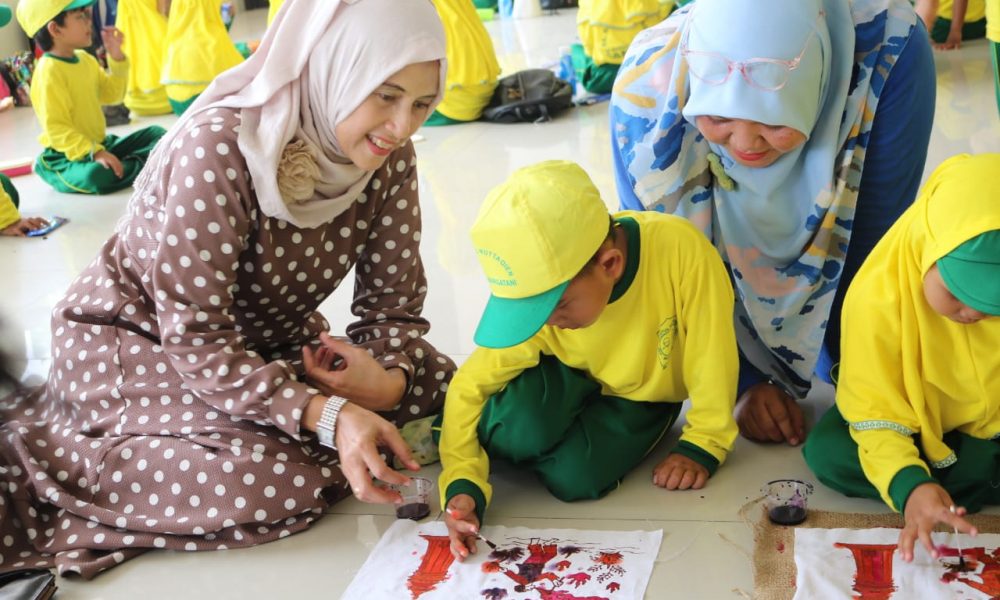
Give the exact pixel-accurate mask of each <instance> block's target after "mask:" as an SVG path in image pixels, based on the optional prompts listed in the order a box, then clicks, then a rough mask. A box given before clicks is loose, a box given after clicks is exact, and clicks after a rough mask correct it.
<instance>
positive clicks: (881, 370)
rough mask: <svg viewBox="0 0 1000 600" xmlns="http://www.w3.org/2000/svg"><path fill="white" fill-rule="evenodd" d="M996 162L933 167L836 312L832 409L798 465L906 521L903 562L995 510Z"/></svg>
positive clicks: (999, 344) (988, 157) (999, 405)
mask: <svg viewBox="0 0 1000 600" xmlns="http://www.w3.org/2000/svg"><path fill="white" fill-rule="evenodd" d="M997 173H1000V154H984V155H980V156H970V155H959V156H955V157H952V158H950V159H948V160H947V161H945V162H944V163H942V164H941V166H939V167H938V168H937V169H936V170H935V171H934V173H933V174H932V175H931V177H930V179H929V180H928V182H927V184H926V185H925V186H924V189H923V191H922V193H921V195H920V197H919V198H918V199H917V201H916V202H915V203H914V204H913V206H911V207H910V208H909V209H908V210H907V211H906V212H905V213H903V215H902V216H901V217H900V218H899V220H898V221H897V222H896V224H895V225H893V226H892V228H891V229H889V231H888V232H887V233H886V235H885V237H884V238H882V240H881V241H880V242H879V243H878V245H877V246H876V247H875V249H874V250H873V251H872V253H871V254H870V255H869V256H868V258H867V259H866V260H865V263H864V265H863V266H862V267H861V269H860V270H859V271H858V274H857V276H856V277H855V278H854V281H853V282H852V283H851V287H850V290H849V291H848V292H847V297H846V299H845V301H844V311H843V316H842V319H843V335H842V337H841V340H842V342H841V368H840V381H839V385H838V388H837V404H836V406H835V407H833V408H832V409H831V410H830V411H829V412H827V414H826V415H825V416H824V417H823V418H822V419H821V421H820V422H819V423H818V424H817V425H816V428H815V429H814V430H813V432H812V433H811V434H810V436H809V439H808V440H807V442H806V446H805V448H804V450H803V453H804V454H805V457H806V462H807V463H808V464H809V466H810V468H812V470H813V471H814V472H815V473H816V476H817V477H818V478H819V480H820V481H822V482H823V483H825V484H827V485H828V486H830V487H832V488H834V489H836V490H838V491H840V492H843V493H844V494H847V495H848V496H861V497H868V498H882V499H883V500H884V501H885V502H886V503H887V504H888V505H889V506H890V507H892V508H894V509H895V510H897V511H899V512H902V513H903V514H904V518H905V526H904V528H903V530H902V532H901V533H900V537H899V548H900V551H901V553H902V557H903V560H905V561H911V560H913V546H914V542H915V541H916V539H918V538H919V539H920V541H921V542H922V543H923V545H924V547H925V548H926V549H927V551H928V552H929V553H930V554H931V556H933V557H936V555H937V554H936V550H935V549H934V546H933V544H932V543H931V539H930V532H931V529H932V528H933V527H934V525H935V524H937V523H944V524H946V525H948V526H950V527H956V528H957V529H958V530H959V531H962V532H968V533H972V534H973V535H974V534H975V533H976V530H975V528H973V527H972V525H970V524H969V523H968V522H967V521H966V520H965V519H963V518H962V515H964V514H965V513H966V511H972V512H974V511H978V510H979V509H981V508H982V507H983V505H985V504H1000V489H998V488H997V485H996V484H995V483H993V482H994V481H1000V441H998V438H1000V318H997V317H998V316H1000V185H997V184H998V176H997Z"/></svg>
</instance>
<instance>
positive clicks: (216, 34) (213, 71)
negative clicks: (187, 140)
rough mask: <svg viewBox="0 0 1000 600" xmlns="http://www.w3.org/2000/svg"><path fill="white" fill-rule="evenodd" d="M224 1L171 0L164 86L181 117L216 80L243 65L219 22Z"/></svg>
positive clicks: (164, 65)
mask: <svg viewBox="0 0 1000 600" xmlns="http://www.w3.org/2000/svg"><path fill="white" fill-rule="evenodd" d="M222 2H223V0H173V1H172V2H171V3H170V16H169V18H168V19H167V52H166V57H165V58H164V61H163V80H162V81H163V83H164V85H166V88H167V98H168V99H169V101H170V107H171V108H172V109H173V111H174V113H176V114H178V115H179V114H181V113H183V112H184V110H185V109H186V108H187V107H188V106H190V105H191V103H192V102H194V100H195V98H197V97H198V94H200V93H202V92H203V91H205V88H207V87H208V84H210V83H212V80H213V79H215V77H216V76H217V75H218V74H219V73H222V72H223V71H226V70H228V69H230V68H232V67H235V66H236V65H238V64H240V63H241V62H243V56H242V55H241V54H240V53H239V51H238V50H237V49H236V45H235V44H233V40H232V39H230V37H229V34H228V33H227V32H226V26H225V24H223V22H222V14H221V9H222Z"/></svg>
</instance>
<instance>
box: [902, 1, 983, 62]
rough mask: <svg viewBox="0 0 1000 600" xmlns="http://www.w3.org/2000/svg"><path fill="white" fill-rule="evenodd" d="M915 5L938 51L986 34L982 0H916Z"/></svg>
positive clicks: (956, 46)
mask: <svg viewBox="0 0 1000 600" xmlns="http://www.w3.org/2000/svg"><path fill="white" fill-rule="evenodd" d="M915 8H916V11H917V15H919V16H920V19H921V20H922V21H923V22H924V25H925V26H926V27H927V31H928V33H929V34H930V36H931V41H932V42H934V47H935V48H937V49H938V50H956V49H958V48H959V47H961V45H962V42H963V41H967V40H978V39H980V38H982V37H985V36H986V0H917V3H916V7H915Z"/></svg>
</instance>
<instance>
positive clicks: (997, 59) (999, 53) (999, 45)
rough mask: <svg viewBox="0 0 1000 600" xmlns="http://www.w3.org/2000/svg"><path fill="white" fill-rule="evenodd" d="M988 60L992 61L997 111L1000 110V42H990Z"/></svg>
mask: <svg viewBox="0 0 1000 600" xmlns="http://www.w3.org/2000/svg"><path fill="white" fill-rule="evenodd" d="M990 60H992V61H993V90H994V91H995V93H996V96H997V111H1000V42H990Z"/></svg>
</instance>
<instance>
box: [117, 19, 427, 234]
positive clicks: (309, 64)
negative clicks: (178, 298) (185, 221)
mask: <svg viewBox="0 0 1000 600" xmlns="http://www.w3.org/2000/svg"><path fill="white" fill-rule="evenodd" d="M432 60H437V61H440V64H441V68H440V77H439V82H438V95H437V97H436V98H435V99H434V102H433V104H432V107H431V110H433V107H434V106H436V105H437V104H438V103H439V102H440V101H441V98H442V96H443V94H444V89H445V85H444V81H445V72H446V65H445V38H444V30H443V28H442V26H441V21H440V19H439V18H438V16H437V12H436V11H435V9H434V6H433V4H431V2H430V1H429V0H291V1H289V2H286V3H285V5H284V6H283V7H282V9H281V10H280V11H279V12H278V14H277V16H276V18H275V19H274V22H273V23H272V24H271V26H270V27H269V28H268V30H267V33H266V34H265V36H264V39H263V40H262V41H261V44H260V47H259V48H258V49H257V51H256V52H255V53H254V54H253V55H252V56H251V57H250V59H249V60H247V61H246V62H244V63H243V64H241V65H239V66H237V67H234V68H232V69H230V70H228V71H226V72H225V73H223V74H221V75H220V76H219V77H218V78H216V80H215V81H214V82H213V83H212V84H211V85H210V86H209V87H208V88H207V89H206V90H205V92H204V93H202V94H201V96H199V97H198V99H197V100H196V101H195V102H194V104H192V105H191V107H189V108H188V110H187V111H186V112H185V114H184V117H183V118H181V119H180V120H179V121H178V122H177V123H176V124H175V125H174V126H173V127H172V128H171V130H170V132H169V133H168V134H167V135H166V136H164V138H163V139H162V140H161V141H160V143H159V145H158V146H157V149H156V152H155V154H154V156H153V157H152V159H151V160H150V161H149V164H147V167H146V169H145V171H144V172H143V174H142V177H141V178H140V181H139V182H137V184H136V187H137V188H141V187H143V184H145V183H146V180H147V179H149V178H152V177H153V173H158V172H160V169H162V168H165V167H166V164H165V161H166V158H167V155H168V154H169V152H168V150H167V149H168V148H170V144H171V142H172V141H173V139H174V138H175V137H176V136H177V135H179V132H181V131H183V130H184V129H185V127H186V124H187V122H188V121H189V120H190V119H192V118H193V117H194V116H195V115H197V114H198V113H200V112H202V111H205V110H209V109H212V108H220V107H228V108H238V109H241V114H242V124H241V126H240V131H239V134H238V143H239V148H240V151H241V152H242V154H243V156H244V158H245V159H246V162H247V167H248V170H249V172H250V177H251V179H252V181H253V185H254V188H255V190H256V193H257V201H258V203H259V205H260V209H261V211H263V212H264V214H266V215H268V216H270V217H275V218H279V219H283V220H286V221H288V222H290V223H292V224H293V225H295V226H298V227H306V228H313V227H319V226H320V225H323V224H325V223H328V222H330V221H331V220H333V219H334V218H336V217H337V215H339V214H340V213H342V212H344V211H345V210H347V208H348V207H349V206H350V205H351V204H352V203H353V202H354V201H355V200H356V199H357V198H358V196H359V195H360V194H361V192H362V190H364V188H365V186H366V185H367V184H368V181H369V180H370V179H371V177H372V174H373V172H372V171H364V170H362V169H360V168H358V167H357V166H355V165H354V164H353V163H351V162H350V161H348V160H347V159H346V158H344V156H343V153H342V151H341V149H340V145H339V143H338V142H337V139H336V137H335V136H334V128H335V127H336V125H337V124H338V123H340V122H341V121H343V120H344V119H345V118H347V116H348V115H350V114H351V113H352V112H353V111H354V110H355V109H356V108H357V107H358V106H360V105H361V103H362V102H363V101H364V100H365V99H366V98H367V97H368V96H369V95H370V94H371V93H372V92H373V91H374V90H375V89H376V88H377V87H378V86H380V85H381V84H382V83H384V82H385V81H386V79H388V78H389V77H390V76H392V75H393V74H394V73H396V72H398V71H399V70H400V69H402V68H404V67H406V66H407V65H411V64H414V63H420V62H426V61H432ZM431 110H429V111H428V114H430V112H431Z"/></svg>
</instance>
